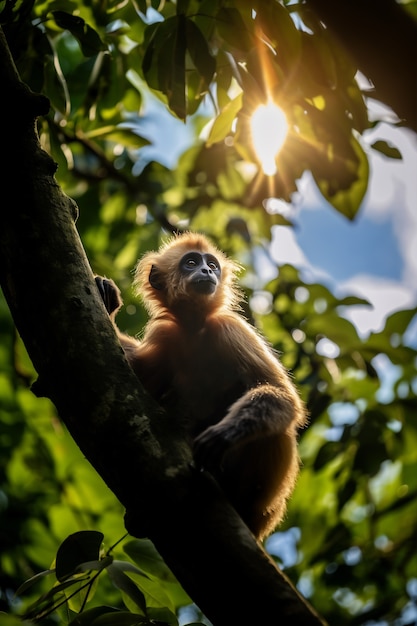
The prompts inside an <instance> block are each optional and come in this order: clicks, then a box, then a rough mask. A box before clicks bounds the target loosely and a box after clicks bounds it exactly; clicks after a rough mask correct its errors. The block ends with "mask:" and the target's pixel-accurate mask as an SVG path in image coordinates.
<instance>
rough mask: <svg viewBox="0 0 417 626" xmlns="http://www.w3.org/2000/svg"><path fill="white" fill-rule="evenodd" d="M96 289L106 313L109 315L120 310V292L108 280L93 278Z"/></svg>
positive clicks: (114, 284)
mask: <svg viewBox="0 0 417 626" xmlns="http://www.w3.org/2000/svg"><path fill="white" fill-rule="evenodd" d="M95 281H96V285H97V289H98V290H99V292H100V295H101V297H102V300H103V302H104V306H105V307H106V309H107V313H108V314H109V315H111V314H112V313H114V315H116V312H117V311H118V310H119V309H120V307H121V306H122V304H123V300H122V298H121V296H120V290H119V288H118V287H117V285H116V283H114V282H113V281H112V280H110V279H109V278H102V277H101V276H96V277H95Z"/></svg>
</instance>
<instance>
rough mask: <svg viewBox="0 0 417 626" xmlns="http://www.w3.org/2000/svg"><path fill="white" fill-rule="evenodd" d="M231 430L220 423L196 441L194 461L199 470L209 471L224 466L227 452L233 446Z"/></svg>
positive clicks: (203, 433)
mask: <svg viewBox="0 0 417 626" xmlns="http://www.w3.org/2000/svg"><path fill="white" fill-rule="evenodd" d="M233 440H234V437H233V435H232V432H231V429H230V428H229V427H225V424H222V423H219V424H215V425H214V426H209V427H208V428H206V430H204V431H203V432H202V433H201V434H200V435H198V437H196V438H195V439H194V446H193V451H194V461H195V464H196V467H197V468H198V469H206V470H208V471H210V470H213V469H215V468H220V469H221V466H222V461H223V458H224V457H225V455H226V454H227V451H228V450H229V449H230V448H231V446H233V443H234V442H233Z"/></svg>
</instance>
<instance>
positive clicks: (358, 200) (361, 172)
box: [315, 135, 369, 220]
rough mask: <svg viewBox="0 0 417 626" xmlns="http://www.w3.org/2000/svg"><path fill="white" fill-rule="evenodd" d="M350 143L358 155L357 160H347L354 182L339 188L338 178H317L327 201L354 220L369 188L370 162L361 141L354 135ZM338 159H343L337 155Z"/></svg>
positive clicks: (347, 166) (346, 163)
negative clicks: (346, 186)
mask: <svg viewBox="0 0 417 626" xmlns="http://www.w3.org/2000/svg"><path fill="white" fill-rule="evenodd" d="M350 144H351V146H352V148H353V150H354V152H355V154H356V156H357V161H356V162H354V161H353V160H351V159H349V158H348V159H347V160H346V161H345V166H346V168H347V170H348V171H350V172H351V175H352V183H351V184H350V186H349V187H348V188H344V184H343V183H342V185H341V187H340V188H339V189H337V187H338V184H339V180H338V179H337V178H336V179H335V180H333V181H331V180H329V179H324V178H323V179H321V180H317V179H316V182H317V184H318V187H319V189H320V191H321V193H322V194H323V196H324V197H325V198H326V199H327V201H328V202H329V203H330V204H331V205H332V206H333V207H334V208H335V209H336V210H337V211H339V213H341V214H342V215H344V216H345V217H347V218H348V219H350V220H353V219H354V218H355V217H356V215H357V213H358V211H359V209H360V206H361V204H362V200H363V198H364V196H365V193H366V190H367V189H368V181H369V163H368V158H367V156H366V153H365V152H364V150H363V149H362V146H361V145H360V143H359V141H358V140H357V139H356V138H355V137H354V136H353V135H352V136H351V139H350ZM336 158H337V159H340V158H341V159H343V157H340V156H339V155H337V157H336ZM315 178H316V177H315Z"/></svg>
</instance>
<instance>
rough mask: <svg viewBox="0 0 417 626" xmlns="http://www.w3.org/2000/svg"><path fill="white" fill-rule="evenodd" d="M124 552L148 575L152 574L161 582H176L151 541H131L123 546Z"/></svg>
mask: <svg viewBox="0 0 417 626" xmlns="http://www.w3.org/2000/svg"><path fill="white" fill-rule="evenodd" d="M123 550H124V551H125V552H126V554H127V555H128V556H130V558H131V559H132V560H133V561H134V562H135V563H136V564H137V565H139V566H140V567H141V569H143V570H145V572H147V573H148V574H152V576H155V577H156V578H158V579H159V580H166V581H169V582H176V578H175V576H174V575H173V573H172V572H171V570H170V569H169V567H168V566H167V565H166V563H165V561H164V560H163V559H162V557H161V555H160V554H159V552H158V551H157V549H156V548H155V546H154V545H153V543H152V541H150V540H149V539H134V540H132V541H129V542H127V543H126V544H125V545H124V546H123Z"/></svg>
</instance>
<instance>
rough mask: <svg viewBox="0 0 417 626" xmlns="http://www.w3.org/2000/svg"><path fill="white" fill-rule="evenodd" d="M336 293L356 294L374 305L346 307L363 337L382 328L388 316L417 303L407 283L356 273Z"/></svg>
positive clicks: (348, 316) (347, 312)
mask: <svg viewBox="0 0 417 626" xmlns="http://www.w3.org/2000/svg"><path fill="white" fill-rule="evenodd" d="M336 293H337V295H338V296H341V295H357V296H359V297H362V298H365V299H366V300H368V302H369V303H370V304H371V306H350V307H346V309H345V312H344V315H345V317H346V318H347V319H349V320H350V321H351V322H352V323H353V324H355V326H356V328H357V329H358V332H359V333H360V334H361V335H363V336H366V335H367V334H368V333H369V332H378V331H380V330H382V329H383V327H384V321H385V319H386V317H387V316H388V315H390V314H391V313H394V312H395V311H399V310H400V309H407V308H412V307H413V306H415V304H416V302H415V296H414V294H413V293H412V292H411V291H410V290H409V289H408V288H407V287H406V286H404V285H402V284H400V283H397V282H394V281H392V280H387V279H384V278H379V277H376V276H371V275H357V276H353V277H352V278H350V279H349V280H348V281H345V282H344V283H342V284H340V285H338V288H337V290H336Z"/></svg>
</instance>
